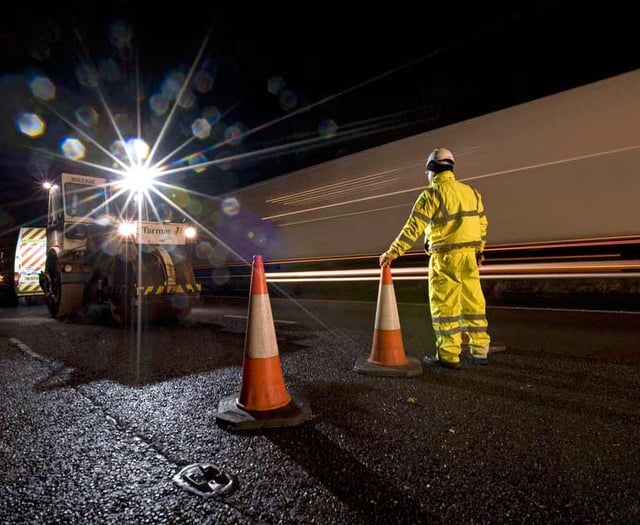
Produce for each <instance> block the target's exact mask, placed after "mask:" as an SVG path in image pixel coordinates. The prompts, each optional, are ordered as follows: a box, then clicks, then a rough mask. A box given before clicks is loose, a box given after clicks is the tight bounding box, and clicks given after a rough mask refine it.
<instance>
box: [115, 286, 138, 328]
mask: <svg viewBox="0 0 640 525" xmlns="http://www.w3.org/2000/svg"><path fill="white" fill-rule="evenodd" d="M135 301H136V298H135V297H134V295H133V294H132V293H130V292H129V291H128V290H126V291H125V290H119V291H118V292H116V293H114V294H113V296H112V297H110V298H109V309H110V310H111V317H113V320H114V321H115V322H116V323H118V325H119V326H121V327H122V328H128V327H131V326H134V325H135V322H136V314H137V309H136V302H135Z"/></svg>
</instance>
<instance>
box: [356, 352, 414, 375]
mask: <svg viewBox="0 0 640 525" xmlns="http://www.w3.org/2000/svg"><path fill="white" fill-rule="evenodd" d="M367 359H368V358H367V357H359V358H358V359H356V362H355V363H354V365H353V369H354V370H355V371H356V372H358V373H359V374H365V375H368V376H384V377H414V376H419V375H420V374H422V364H421V363H420V361H419V360H418V359H415V358H413V357H407V361H409V362H408V363H407V364H406V365H399V366H385V365H376V364H375V363H370V362H369V361H367Z"/></svg>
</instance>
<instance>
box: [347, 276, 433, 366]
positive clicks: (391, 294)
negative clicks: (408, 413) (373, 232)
mask: <svg viewBox="0 0 640 525" xmlns="http://www.w3.org/2000/svg"><path fill="white" fill-rule="evenodd" d="M353 369H354V370H355V371H356V372H359V373H361V374H367V375H374V376H392V377H410V376H417V375H420V374H421V373H422V365H421V364H420V361H419V360H418V359H415V358H412V357H409V358H408V357H407V356H406V354H405V351H404V344H403V342H402V331H401V329H400V317H399V315H398V305H397V304H396V294H395V290H394V288H393V282H392V280H391V267H390V266H389V265H388V264H385V265H384V266H383V267H382V272H381V274H380V287H379V289H378V305H377V308H376V321H375V326H374V330H373V343H372V344H371V353H370V354H369V357H368V358H364V357H361V358H358V359H356V362H355V364H354V366H353Z"/></svg>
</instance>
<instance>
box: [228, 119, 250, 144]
mask: <svg viewBox="0 0 640 525" xmlns="http://www.w3.org/2000/svg"><path fill="white" fill-rule="evenodd" d="M244 130H245V128H244V125H243V124H241V123H239V122H237V123H236V124H233V125H232V126H229V127H228V128H227V129H225V130H224V138H225V140H227V141H229V142H230V143H231V144H233V145H234V146H237V145H238V144H241V143H242V139H243V138H244Z"/></svg>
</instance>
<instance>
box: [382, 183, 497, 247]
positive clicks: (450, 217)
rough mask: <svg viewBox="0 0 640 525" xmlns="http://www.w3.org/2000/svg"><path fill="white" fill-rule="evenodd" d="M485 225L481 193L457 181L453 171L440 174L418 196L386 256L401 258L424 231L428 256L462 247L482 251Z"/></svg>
mask: <svg viewBox="0 0 640 525" xmlns="http://www.w3.org/2000/svg"><path fill="white" fill-rule="evenodd" d="M487 224H488V222H487V217H486V215H485V213H484V206H483V204H482V197H481V196H480V193H479V192H478V191H477V190H476V189H474V188H472V187H471V186H469V185H467V184H465V183H463V182H460V181H457V180H456V178H455V176H454V174H453V172H452V171H443V172H441V173H438V174H437V175H436V176H435V177H434V178H433V181H432V183H431V184H430V185H429V186H428V187H427V188H426V189H425V190H424V191H422V192H421V193H420V195H418V198H417V199H416V202H415V204H414V205H413V209H412V210H411V214H410V215H409V218H408V219H407V222H406V223H405V225H404V227H403V228H402V230H401V231H400V233H399V234H398V236H397V237H396V240H395V241H393V243H392V244H391V246H390V247H389V249H388V250H387V253H388V254H389V255H391V256H392V257H393V258H394V259H395V258H397V257H400V256H401V255H403V254H404V253H405V252H406V251H407V250H409V249H410V248H411V247H412V246H413V244H414V243H415V241H416V239H417V238H418V237H419V236H420V235H421V234H422V233H423V232H424V234H425V236H424V247H425V250H426V251H427V252H428V253H442V252H448V251H451V250H456V249H462V248H470V249H473V250H475V251H476V252H481V251H482V250H484V245H485V242H486V237H487Z"/></svg>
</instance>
